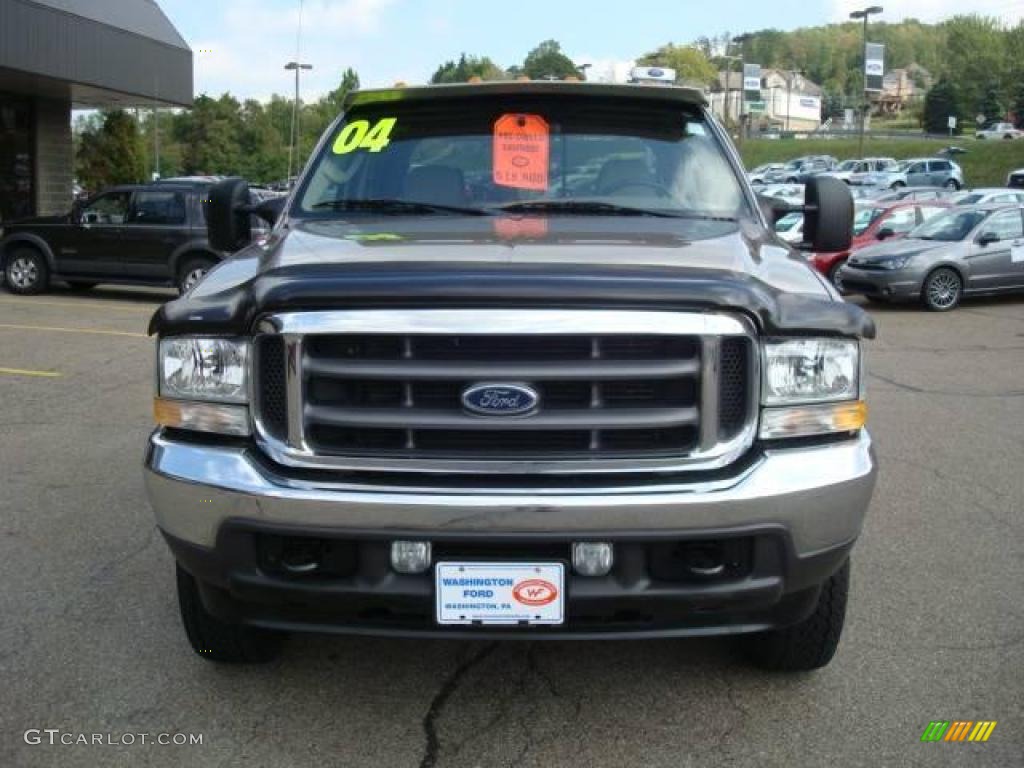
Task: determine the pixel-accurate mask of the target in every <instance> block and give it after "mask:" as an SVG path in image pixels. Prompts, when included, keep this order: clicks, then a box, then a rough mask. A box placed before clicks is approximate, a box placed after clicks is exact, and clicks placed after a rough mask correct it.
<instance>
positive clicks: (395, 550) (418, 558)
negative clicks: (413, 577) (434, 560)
mask: <svg viewBox="0 0 1024 768" xmlns="http://www.w3.org/2000/svg"><path fill="white" fill-rule="evenodd" d="M391 567H392V568H393V569H394V570H395V571H396V572H397V573H423V572H424V571H425V570H427V569H428V568H429V567H430V542H429V541H393V542H391Z"/></svg>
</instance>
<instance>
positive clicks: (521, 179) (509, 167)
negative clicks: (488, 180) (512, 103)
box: [494, 115, 551, 190]
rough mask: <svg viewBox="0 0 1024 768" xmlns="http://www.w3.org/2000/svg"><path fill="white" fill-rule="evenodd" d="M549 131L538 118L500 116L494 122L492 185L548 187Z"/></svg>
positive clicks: (542, 188) (528, 187) (546, 122)
mask: <svg viewBox="0 0 1024 768" xmlns="http://www.w3.org/2000/svg"><path fill="white" fill-rule="evenodd" d="M550 135H551V130H550V128H548V121H547V120H545V119H544V118H543V117H541V116H540V115H502V116H501V117H499V118H498V119H497V120H496V121H495V123H494V183H495V184H499V185H501V186H503V187H515V188H516V189H541V190H544V189H547V188H548V156H549V147H550V143H551V142H550Z"/></svg>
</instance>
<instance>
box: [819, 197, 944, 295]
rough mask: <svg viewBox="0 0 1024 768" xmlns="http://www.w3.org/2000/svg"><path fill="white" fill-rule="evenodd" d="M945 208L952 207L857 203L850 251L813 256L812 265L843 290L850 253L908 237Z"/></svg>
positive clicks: (923, 203)
mask: <svg viewBox="0 0 1024 768" xmlns="http://www.w3.org/2000/svg"><path fill="white" fill-rule="evenodd" d="M946 208H949V203H947V202H945V201H943V200H925V201H916V202H915V201H909V202H908V201H897V202H892V203H878V202H872V201H870V200H861V201H858V202H857V209H856V211H855V215H854V218H853V242H852V243H850V250H848V251H835V252H834V253H815V254H813V255H812V256H811V263H812V264H813V265H814V267H815V269H817V270H818V271H819V272H821V274H823V275H825V277H827V278H828V279H829V280H831V281H832V284H833V285H834V286H836V288H840V289H841V288H842V286H841V285H840V284H839V283H838V282H837V281H836V278H837V276H838V272H839V268H840V267H841V266H843V264H845V263H846V260H847V259H848V258H850V254H851V253H853V252H855V251H859V250H860V249H861V248H864V247H865V246H868V245H871V244H873V243H877V242H878V241H879V240H888V239H893V238H900V237H905V236H906V234H907V233H908V232H909V231H910V230H912V229H913V228H914V227H916V226H917V225H918V224H920V223H921V222H923V221H925V220H926V219H930V218H931V217H932V216H934V215H935V214H936V213H940V212H941V211H943V210H945V209H946Z"/></svg>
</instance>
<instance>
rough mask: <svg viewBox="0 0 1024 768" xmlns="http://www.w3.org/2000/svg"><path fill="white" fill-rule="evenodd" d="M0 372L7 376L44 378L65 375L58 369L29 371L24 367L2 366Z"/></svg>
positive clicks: (55, 377)
mask: <svg viewBox="0 0 1024 768" xmlns="http://www.w3.org/2000/svg"><path fill="white" fill-rule="evenodd" d="M0 374H3V375H6V376H38V377H40V378H44V379H57V378H60V377H61V376H63V375H64V374H62V373H58V372H57V371H29V370H26V369H24V368H0Z"/></svg>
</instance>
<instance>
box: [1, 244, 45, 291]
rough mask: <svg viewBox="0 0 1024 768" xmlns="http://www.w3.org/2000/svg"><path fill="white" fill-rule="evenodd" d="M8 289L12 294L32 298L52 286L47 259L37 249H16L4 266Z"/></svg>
mask: <svg viewBox="0 0 1024 768" xmlns="http://www.w3.org/2000/svg"><path fill="white" fill-rule="evenodd" d="M4 277H5V278H6V279H7V289H8V290H9V291H10V292H11V293H17V294H20V295H22V296H30V295H32V294H36V293H42V292H43V291H45V290H46V288H47V286H48V285H49V284H50V268H49V267H48V266H46V258H45V257H44V256H43V254H41V253H40V252H39V251H37V250H36V249H35V248H15V249H14V250H13V251H12V252H11V255H10V256H8V257H7V264H6V265H5V266H4Z"/></svg>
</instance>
